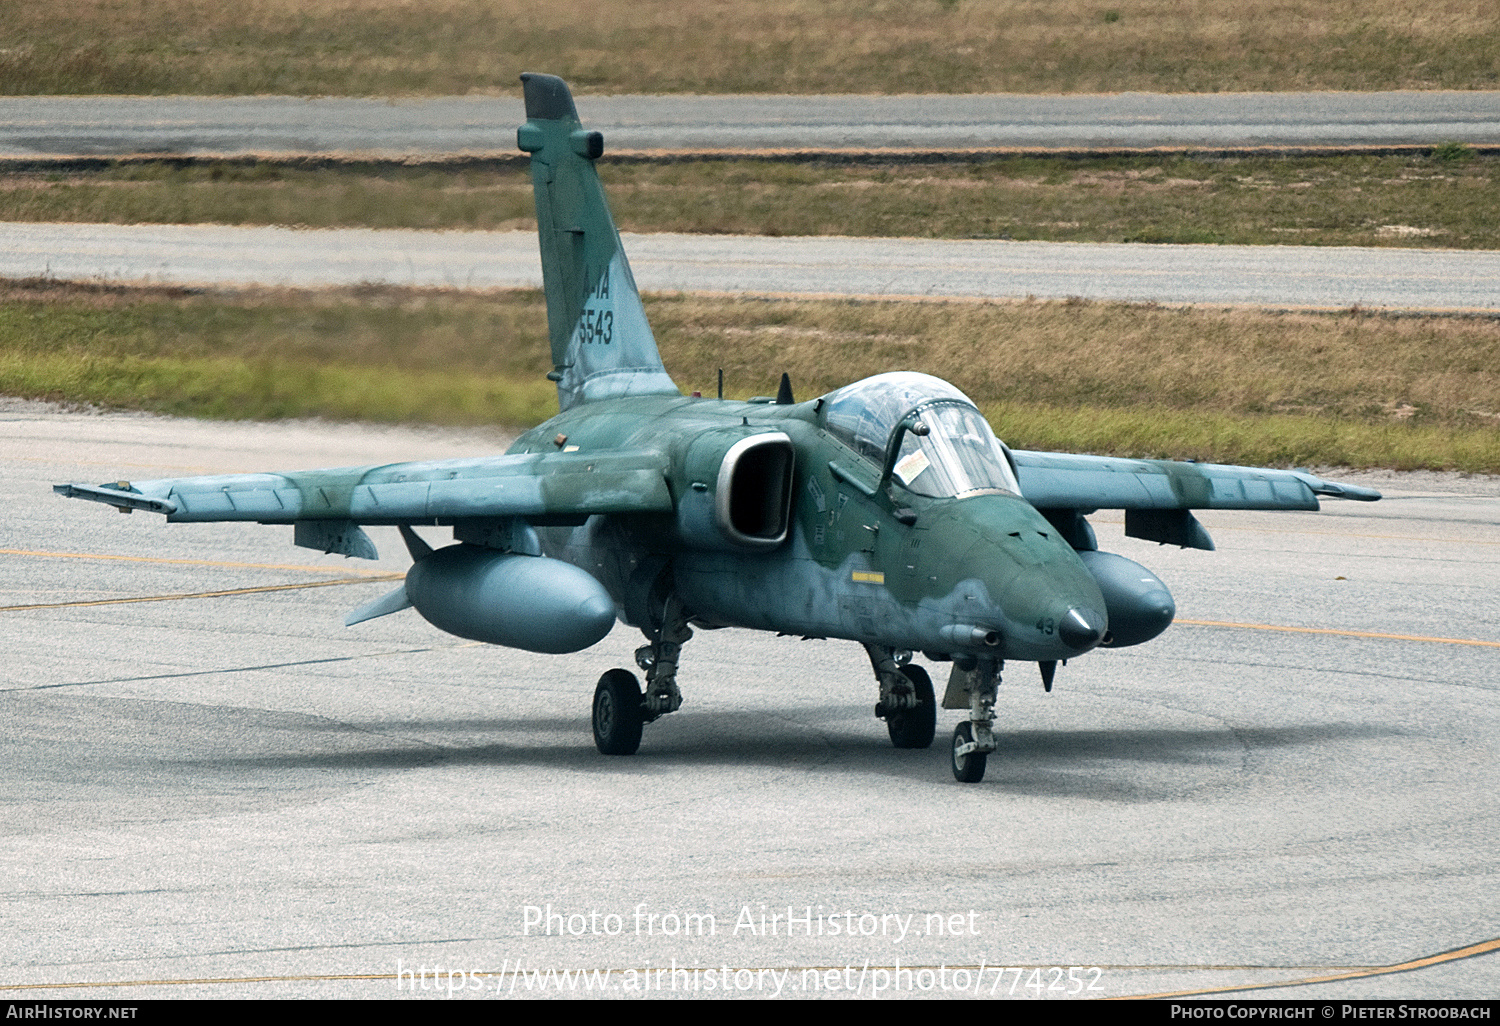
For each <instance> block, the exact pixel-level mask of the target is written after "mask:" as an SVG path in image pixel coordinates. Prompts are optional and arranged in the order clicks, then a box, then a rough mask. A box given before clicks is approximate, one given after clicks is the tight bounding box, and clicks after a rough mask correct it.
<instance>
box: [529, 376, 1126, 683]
mask: <svg viewBox="0 0 1500 1026" xmlns="http://www.w3.org/2000/svg"><path fill="white" fill-rule="evenodd" d="M822 404H823V400H815V401H813V402H807V403H797V404H784V405H782V404H776V403H768V402H748V403H747V402H736V401H724V400H713V399H699V398H682V397H670V396H639V397H631V398H623V399H616V400H606V401H603V402H596V403H589V404H586V405H584V406H581V407H578V408H575V409H573V410H570V411H568V412H566V413H563V414H561V415H559V416H558V417H555V418H553V419H552V420H550V421H548V422H546V423H545V424H543V425H541V426H539V427H537V428H535V429H533V430H532V431H529V432H527V433H526V434H525V435H523V436H522V437H521V438H520V439H518V440H517V442H516V444H515V445H514V446H513V447H512V449H511V450H510V451H511V452H546V451H554V452H555V451H558V450H559V449H565V450H569V451H572V450H573V449H574V447H575V446H576V451H578V452H579V453H587V452H595V451H597V452H600V453H601V454H603V453H605V452H609V451H612V450H635V451H640V450H652V451H655V452H659V453H660V454H661V455H662V457H663V458H664V461H665V462H666V464H667V465H668V466H669V467H670V471H669V487H670V488H671V490H672V493H673V497H674V502H675V503H676V506H677V512H676V514H675V515H656V514H652V515H642V514H635V515H612V516H595V517H591V518H589V520H588V521H587V522H585V523H583V524H581V525H577V526H553V527H545V526H543V527H539V529H538V535H539V538H540V539H541V543H542V546H543V550H544V551H545V553H546V554H547V555H550V556H554V557H556V558H560V559H564V560H566V561H568V562H570V563H572V564H574V565H575V566H578V567H580V568H582V569H584V570H587V571H588V572H589V573H590V574H592V575H594V576H595V577H596V578H597V579H598V580H599V581H600V583H601V584H603V585H604V587H605V588H606V589H607V590H608V592H609V593H610V595H611V597H613V598H614V600H615V602H616V605H617V608H618V610H619V613H620V616H621V618H622V619H625V620H626V621H627V622H630V623H634V624H636V625H638V626H639V625H641V621H642V620H643V619H646V618H648V617H649V616H650V612H649V609H650V604H651V602H652V592H653V590H654V591H656V592H657V593H661V592H663V591H665V590H668V589H672V590H675V591H676V593H677V594H678V596H679V597H680V598H681V600H682V602H683V603H684V604H685V606H686V607H687V608H688V609H689V610H690V611H691V613H692V615H693V616H694V618H695V619H696V620H697V621H698V622H700V623H704V624H712V625H716V626H734V627H746V628H752V629H758V630H767V631H775V632H779V633H784V634H794V635H801V636H809V637H827V638H844V639H849V640H853V641H859V642H864V643H868V644H875V645H882V646H887V647H891V648H896V649H911V650H923V651H927V652H929V653H933V654H940V655H976V656H990V657H997V658H1008V659H1023V660H1038V661H1046V660H1056V659H1067V658H1070V657H1072V656H1076V655H1079V654H1080V653H1081V652H1084V651H1087V650H1088V649H1090V648H1092V647H1094V645H1095V644H1097V643H1098V642H1099V641H1100V639H1101V638H1102V637H1103V636H1104V634H1105V631H1106V628H1107V625H1106V622H1105V618H1104V609H1105V605H1104V601H1103V598H1102V597H1101V595H1100V592H1099V588H1098V585H1097V584H1096V583H1095V580H1094V578H1093V576H1092V575H1091V574H1090V573H1089V571H1088V570H1087V569H1086V568H1085V566H1084V565H1083V563H1082V562H1081V561H1080V560H1079V558H1078V555H1077V554H1076V553H1075V552H1074V551H1073V549H1072V548H1071V546H1069V545H1068V543H1067V542H1066V541H1065V540H1063V539H1062V538H1061V537H1060V536H1059V535H1058V533H1057V531H1056V530H1055V529H1054V528H1053V527H1052V526H1051V525H1050V524H1049V523H1048V522H1047V521H1046V520H1045V519H1043V517H1042V516H1041V515H1040V514H1039V513H1038V512H1037V511H1036V510H1035V509H1034V508H1032V506H1031V505H1030V504H1029V503H1027V502H1026V500H1025V499H1024V498H1022V497H1020V496H1019V495H1017V494H1014V493H1010V492H1007V491H1005V490H1000V489H985V490H980V491H977V492H975V493H972V494H963V495H951V496H932V495H923V494H919V493H918V492H916V491H913V490H911V489H909V488H907V487H906V486H905V485H904V484H903V483H902V481H901V480H900V479H899V478H890V479H888V480H886V481H885V482H884V483H882V467H880V466H877V465H876V464H875V462H874V461H873V460H872V459H871V458H870V456H869V454H868V453H865V454H861V453H860V452H857V451H855V449H853V448H851V447H850V446H849V445H847V444H845V442H844V441H843V440H841V439H840V438H839V437H836V435H835V434H834V433H832V432H830V431H829V430H827V426H826V424H825V421H824V417H825V415H826V411H824V410H822V409H821V407H822ZM765 439H770V440H771V441H770V442H768V443H767V444H768V445H779V446H782V447H783V448H785V447H789V450H790V453H791V460H790V465H789V466H787V467H785V468H781V466H780V464H775V466H774V467H773V469H772V470H771V471H769V472H760V471H755V472H750V471H747V472H745V474H744V477H743V480H742V479H741V478H740V477H738V476H735V475H728V474H726V473H724V465H723V464H721V462H720V457H721V455H722V454H725V453H729V454H730V456H729V457H726V459H732V458H733V452H732V451H733V450H736V447H737V446H738V449H739V451H744V449H745V447H746V446H747V445H755V444H757V441H758V440H765ZM783 440H784V441H783ZM732 469H733V468H732ZM782 469H784V470H785V471H786V480H785V482H784V483H783V482H780V481H775V482H771V483H769V484H768V482H767V481H766V480H765V479H766V477H767V474H768V473H770V474H775V473H779V472H780V470H782ZM725 488H739V489H740V491H742V492H744V491H750V490H754V491H755V492H756V493H757V494H756V495H753V496H748V497H747V496H745V495H736V496H733V497H726V496H724V495H723V494H721V492H722V489H725ZM783 488H785V490H786V491H787V494H786V496H785V497H784V501H783V500H776V501H779V502H782V506H781V507H780V508H782V509H784V514H783V515H784V517H785V522H784V523H783V524H776V523H767V522H764V521H765V520H766V518H767V517H771V516H774V515H775V510H774V509H771V508H770V507H767V508H766V509H762V508H761V505H764V503H763V502H762V496H761V495H760V492H761V491H762V490H766V489H769V490H770V491H773V492H778V493H779V491H780V490H781V489H783ZM731 498H732V502H731ZM747 503H748V504H749V506H748V508H750V509H751V514H752V522H753V524H754V525H755V526H754V527H750V528H746V529H745V530H743V531H742V530H737V529H735V527H734V526H733V525H732V524H726V523H725V522H724V521H723V519H722V517H721V519H720V520H719V521H718V522H717V524H718V527H719V529H717V530H716V529H715V522H714V512H713V511H715V510H718V511H719V513H720V514H721V515H722V516H729V517H731V518H732V517H733V516H734V515H735V514H733V513H730V514H724V513H723V510H724V509H726V508H729V507H730V506H731V505H734V507H735V508H740V507H746V506H747ZM703 511H707V512H703ZM778 528H781V530H778Z"/></svg>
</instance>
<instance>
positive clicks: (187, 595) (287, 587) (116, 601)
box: [0, 574, 406, 613]
mask: <svg viewBox="0 0 1500 1026" xmlns="http://www.w3.org/2000/svg"><path fill="white" fill-rule="evenodd" d="M405 576H406V575H405V574H384V575H382V576H380V577H357V578H354V579H352V580H351V579H349V578H344V579H342V580H338V581H307V582H304V583H302V584H268V585H265V586H264V587H260V588H230V589H226V590H224V591H192V592H180V593H178V594H175V595H139V596H136V597H133V598H113V599H89V600H86V601H80V602H36V603H32V604H30V605H24V606H0V613H15V612H22V611H24V610H28V609H71V608H75V607H80V606H121V605H127V604H129V603H131V602H176V601H179V600H181V599H205V598H226V597H228V596H230V595H258V594H261V593H263V592H268V591H296V590H298V589H301V588H331V587H334V586H335V585H340V584H368V583H369V582H371V581H399V580H401V579H402V578H404V577H405Z"/></svg>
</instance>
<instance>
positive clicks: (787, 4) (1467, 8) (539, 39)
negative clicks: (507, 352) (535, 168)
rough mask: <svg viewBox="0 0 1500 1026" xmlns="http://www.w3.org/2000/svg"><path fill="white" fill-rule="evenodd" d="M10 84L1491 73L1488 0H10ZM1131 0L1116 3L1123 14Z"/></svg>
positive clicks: (193, 86)
mask: <svg viewBox="0 0 1500 1026" xmlns="http://www.w3.org/2000/svg"><path fill="white" fill-rule="evenodd" d="M0 10H3V12H4V14H3V18H0V23H3V24H4V26H5V39H4V41H3V44H0V45H3V49H0V92H5V93H15V94H26V93H291V94H299V95H306V94H335V95H399V94H420V93H425V94H443V93H466V92H471V91H476V90H478V91H494V90H513V89H515V87H516V75H517V74H518V73H519V72H521V71H524V70H534V71H548V72H552V73H554V74H560V75H563V76H564V77H566V78H568V79H570V80H571V81H572V82H573V83H574V85H575V86H576V87H578V88H579V89H580V90H585V91H586V90H594V91H598V92H704V93H718V92H791V93H800V92H836V93H837V92H868V93H898V92H997V91H998V92H1075V91H1106V92H1108V91H1122V90H1150V91H1161V92H1212V91H1223V90H1293V89H1431V88H1447V89H1476V88H1494V87H1495V86H1496V84H1497V81H1500V68H1497V64H1496V54H1497V53H1500V18H1497V16H1496V12H1495V8H1494V5H1493V3H1492V2H1490V0H1388V2H1375V0H1111V3H1109V4H1100V3H1096V2H1092V0H742V2H735V3H729V2H724V0H720V2H715V3H707V4H704V3H699V4H691V5H689V4H683V3H680V2H677V0H629V2H625V0H587V2H585V0H556V2H553V3H549V4H546V5H541V6H539V5H537V4H535V3H533V2H521V0H423V2H421V3H418V2H416V0H405V2H402V0H249V2H245V3H237V4H204V3H200V2H197V0H65V2H63V3H61V4H37V3H25V2H23V0H3V7H0ZM1111 13H1113V15H1115V17H1112V18H1111V17H1109V15H1110V14H1111Z"/></svg>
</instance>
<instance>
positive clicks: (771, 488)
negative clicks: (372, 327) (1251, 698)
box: [55, 74, 1379, 782]
mask: <svg viewBox="0 0 1500 1026" xmlns="http://www.w3.org/2000/svg"><path fill="white" fill-rule="evenodd" d="M522 81H523V82H524V83H525V94H526V118H527V120H526V123H525V124H524V125H522V126H521V128H520V130H519V132H518V133H517V142H518V143H519V145H520V148H521V149H522V150H524V151H525V152H527V153H529V154H531V174H532V180H533V183H534V186H535V192H536V212H537V222H538V230H539V234H540V237H541V256H542V274H543V280H544V283H545V286H546V298H547V320H548V327H549V333H550V337H551V344H552V359H553V363H554V366H555V369H554V370H553V372H552V373H551V374H549V375H548V377H549V378H551V379H552V380H553V381H555V382H556V383H557V395H558V405H559V407H560V412H559V413H558V415H557V416H556V417H554V418H552V419H551V420H549V421H547V422H546V423H545V424H543V425H541V426H540V427H537V428H534V429H532V430H530V431H528V432H526V433H525V434H524V435H522V436H521V437H520V438H519V439H518V440H517V441H516V443H515V444H514V445H513V446H512V447H511V449H510V451H509V452H508V453H506V454H505V455H503V456H494V457H487V458H479V459H461V460H445V461H440V462H430V463H397V464H389V465H384V466H367V467H352V468H343V469H333V470H313V471H305V472H297V473H285V474H241V475H230V476H216V477H192V478H176V479H169V480H160V481H139V482H136V483H134V484H132V483H130V482H125V481H119V482H116V483H113V484H105V485H98V486H94V485H83V484H67V485H58V486H56V489H55V490H56V491H57V492H58V493H60V494H62V495H65V496H69V497H72V498H80V499H91V500H94V501H97V502H103V503H107V504H108V505H111V506H115V507H118V508H120V509H122V510H134V509H140V510H149V511H151V512H155V513H162V514H165V515H166V518H167V520H168V521H171V522H174V523H191V522H202V521H227V520H240V521H255V522H258V523H262V524H291V525H293V527H294V540H295V542H296V544H298V545H302V546H307V547H309V548H314V549H319V550H322V551H325V552H335V553H343V554H345V555H349V556H363V557H366V558H374V557H375V549H374V546H373V545H372V544H371V542H370V539H369V537H368V536H367V535H366V534H365V532H364V531H363V530H362V529H361V526H362V525H394V526H396V527H398V528H399V529H400V532H401V535H402V537H403V538H404V540H405V542H406V545H407V548H408V549H409V550H410V552H411V556H412V559H413V566H412V568H411V570H410V572H409V573H408V574H407V575H406V579H405V581H404V582H403V583H402V585H401V586H400V587H398V588H397V589H396V590H395V591H393V592H391V593H390V594H388V595H386V596H384V597H382V598H379V599H376V600H375V601H373V602H370V603H368V604H367V605H364V606H362V607H360V608H359V609H356V610H354V611H353V612H352V613H351V614H350V615H349V617H348V619H347V621H346V623H348V624H350V625H352V624H357V623H360V622H362V621H366V620H370V619H372V618H374V617H379V616H385V615H387V614H390V613H395V612H397V611H398V610H402V609H405V608H407V607H409V606H410V607H415V608H416V610H417V612H418V613H420V614H421V615H422V616H424V617H425V618H426V619H427V620H428V621H430V622H431V623H432V624H433V625H434V626H436V627H438V628H440V629H442V630H444V631H448V632H449V633H452V634H456V635H458V636H459V637H463V638H470V639H474V640H478V641H484V642H489V643H492V644H496V645H505V646H510V647H512V648H519V649H525V650H527V651H532V652H576V651H579V650H581V649H585V648H588V647H589V646H591V645H593V644H594V643H596V642H597V641H599V640H600V639H601V638H603V637H604V636H605V635H606V634H607V633H608V632H609V630H610V629H611V627H613V626H614V623H615V620H616V619H617V618H618V619H620V620H623V621H624V622H625V623H627V624H629V625H632V626H634V627H637V628H639V629H640V630H641V631H642V632H643V633H644V635H645V637H646V641H647V643H646V644H645V645H644V646H643V647H641V648H640V649H639V650H638V651H637V652H636V661H637V663H638V664H639V666H640V668H641V669H642V670H643V671H644V672H645V675H646V686H645V691H644V692H642V690H641V687H640V684H639V683H638V681H637V678H636V676H635V674H634V673H632V672H630V671H628V670H623V669H613V670H610V671H608V672H607V673H605V674H604V676H603V677H602V678H601V679H600V681H599V684H598V687H597V688H596V690H595V693H594V703H593V729H594V740H595V742H596V744H597V746H598V748H599V751H600V752H603V753H605V754H608V755H629V754H632V753H634V752H635V751H636V749H637V748H638V747H639V745H640V742H641V732H642V726H643V724H646V723H649V722H651V721H652V720H655V719H656V718H658V717H660V716H662V715H664V714H666V713H670V712H672V711H674V710H676V709H677V708H678V707H679V706H680V705H681V704H682V695H681V692H680V691H679V690H678V687H677V664H678V657H679V653H680V651H681V649H682V646H683V644H684V643H685V642H687V641H688V639H689V638H691V637H692V635H693V628H694V627H698V628H701V629H711V628H718V627H744V628H750V629H754V630H763V631H775V632H777V633H779V634H788V635H797V636H803V637H813V638H842V639H847V640H849V641H854V642H858V643H860V644H862V645H863V646H864V647H865V651H866V652H867V653H868V654H869V658H870V664H871V666H872V668H873V670H874V674H875V678H876V680H877V681H878V682H879V701H878V704H876V706H875V714H876V716H878V717H880V718H882V719H884V720H885V722H886V726H887V728H888V730H889V733H890V739H891V742H892V743H893V744H894V745H895V746H896V747H898V748H925V747H927V746H928V745H930V744H931V743H932V740H933V735H934V732H935V725H936V713H937V706H938V699H937V696H936V694H935V692H934V690H933V686H932V681H931V679H930V678H929V676H928V674H927V672H926V671H925V670H923V669H922V668H921V667H920V666H918V665H917V664H916V663H913V662H911V656H912V653H913V652H921V653H922V654H923V655H924V656H925V657H926V658H927V659H928V660H930V661H932V662H934V663H948V664H950V667H951V672H950V674H949V679H948V683H947V688H946V691H945V693H944V695H943V698H942V705H943V708H945V709H963V710H967V718H966V719H964V720H963V722H961V723H959V724H958V726H957V728H956V729H955V730H954V732H953V747H952V766H953V773H954V776H956V777H957V778H958V779H959V780H961V781H969V782H972V781H977V780H979V779H980V778H981V777H982V776H983V774H984V770H985V761H986V756H987V755H988V753H989V752H991V751H994V749H995V747H996V741H995V736H994V734H993V733H992V730H991V726H992V723H993V720H994V706H995V698H996V688H997V685H998V683H999V680H1000V670H1001V668H1002V665H1003V663H1004V661H1005V660H1010V661H1012V662H1034V663H1036V664H1038V666H1039V667H1040V670H1041V677H1042V682H1043V684H1044V686H1046V687H1047V689H1048V690H1051V684H1052V679H1053V675H1054V673H1055V671H1056V667H1057V664H1058V662H1060V661H1063V662H1065V661H1066V660H1068V659H1070V658H1075V657H1077V656H1080V655H1082V654H1084V653H1085V652H1088V651H1089V650H1090V649H1092V648H1095V647H1104V648H1110V647H1122V646H1126V645H1137V644H1140V643H1141V642H1143V641H1147V640H1149V639H1151V638H1154V637H1156V636H1157V635H1158V634H1160V633H1161V632H1162V631H1163V630H1165V629H1166V628H1167V626H1168V625H1169V624H1170V623H1171V622H1172V618H1173V616H1174V614H1175V611H1176V610H1175V607H1174V604H1173V601H1172V597H1171V595H1170V594H1169V593H1168V591H1167V588H1166V587H1165V586H1164V585H1163V584H1162V583H1161V581H1159V580H1158V579H1157V578H1156V577H1155V576H1154V575H1152V574H1151V572H1150V571H1148V570H1146V569H1145V568H1144V567H1142V566H1140V565H1139V564H1137V563H1134V562H1132V561H1130V560H1128V559H1125V558H1123V557H1121V556H1117V555H1112V554H1110V553H1106V552H1100V551H1098V549H1097V546H1096V544H1095V538H1094V532H1093V530H1092V529H1091V528H1090V526H1089V524H1088V521H1087V520H1086V519H1085V516H1086V515H1087V514H1089V513H1092V512H1094V511H1096V510H1099V509H1106V508H1107V509H1123V510H1124V511H1125V532H1126V534H1128V535H1131V536H1133V537H1137V538H1145V539H1150V540H1153V541H1157V542H1161V543H1170V544H1175V545H1181V546H1192V547H1194V548H1200V549H1212V548H1213V542H1212V541H1211V540H1210V539H1209V537H1208V534H1207V532H1205V531H1204V529H1203V527H1202V525H1200V524H1199V523H1198V521H1197V520H1196V519H1194V517H1193V515H1192V512H1191V511H1192V510H1194V509H1306V510H1314V509H1317V508H1318V498H1317V497H1318V496H1320V495H1326V496H1339V497H1343V498H1351V499H1377V498H1379V494H1378V493H1376V492H1373V491H1369V490H1366V489H1360V488H1354V487H1350V486H1347V485H1339V484H1334V483H1330V482H1327V481H1323V480H1320V479H1318V478H1316V477H1314V476H1312V475H1310V474H1305V473H1300V472H1297V471H1278V470H1259V469H1252V468H1246V467H1229V466H1217V465H1211V464H1201V463H1173V462H1167V461H1156V460H1130V459H1114V458H1106V457H1098V456H1073V455H1062V454H1054V453H1040V452H1022V451H1011V450H1010V449H1008V448H1007V447H1006V446H1005V445H1004V444H1003V443H1002V442H1000V441H999V440H998V439H996V437H995V435H994V433H993V432H992V431H991V430H990V426H989V424H988V423H986V422H985V419H984V417H983V416H981V415H980V413H979V411H978V410H977V409H976V408H975V406H974V404H973V403H972V402H971V401H970V400H969V399H968V397H966V396H965V395H964V394H963V393H962V392H960V391H959V390H958V389H957V388H954V387H953V386H952V385H950V384H948V383H947V382H945V381H941V380H939V379H937V378H934V377H930V376H928V375H926V374H920V373H914V372H910V371H898V372H894V373H890V374H881V375H878V376H876V377H873V378H869V379H867V380H864V381H859V382H855V383H854V384H851V385H847V386H845V387H843V388H840V389H838V390H837V391H835V392H831V393H829V394H828V395H825V396H822V397H821V398H818V399H814V400H812V401H811V402H801V403H799V402H795V401H794V400H793V397H792V389H791V384H790V382H789V381H788V380H787V378H786V376H785V375H783V376H782V379H781V387H780V392H779V394H778V395H777V396H775V397H774V398H765V399H752V400H750V401H749V402H734V401H727V400H724V399H722V398H719V399H707V398H700V397H698V396H696V395H695V396H691V397H686V396H683V395H682V393H681V392H680V391H679V390H678V388H677V386H676V385H674V384H673V383H672V379H671V378H670V377H669V376H668V375H667V372H666V369H665V368H664V367H663V366H662V362H661V357H660V356H659V355H658V353H657V348H656V342H655V339H654V338H653V337H652V335H651V329H650V327H649V326H648V325H647V323H646V317H645V313H644V311H643V309H642V306H641V301H640V296H639V295H638V293H637V291H636V286H635V281H634V279H633V278H632V276H631V272H630V266H629V264H627V263H626V260H625V253H624V251H623V250H622V249H621V247H620V237H619V234H618V232H617V231H616V230H615V225H614V222H613V220H612V219H611V217H610V213H609V208H608V206H607V205H606V203H605V199H604V194H603V191H602V189H601V187H600V184H599V179H598V176H597V174H596V173H595V168H594V161H595V160H597V159H598V158H599V156H600V155H601V153H602V152H603V145H604V144H603V138H602V137H601V136H600V135H599V133H598V132H590V131H586V130H585V129H584V128H583V127H582V126H581V125H580V124H579V120H578V114H577V111H576V109H575V107H574V104H573V98H572V95H571V94H570V93H569V91H568V87H567V85H566V84H565V83H564V82H563V81H562V80H561V79H558V78H554V77H552V76H548V75H532V74H528V75H523V76H522ZM415 525H439V526H445V527H446V526H451V527H452V529H453V537H454V540H455V544H453V545H449V546H447V547H445V548H440V549H437V550H436V551H434V550H433V549H432V548H430V547H429V546H428V545H427V544H426V543H425V542H424V541H423V540H422V539H421V538H420V537H418V536H417V534H416V533H415V532H414V531H413V530H412V528H413V527H414V526H415Z"/></svg>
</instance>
